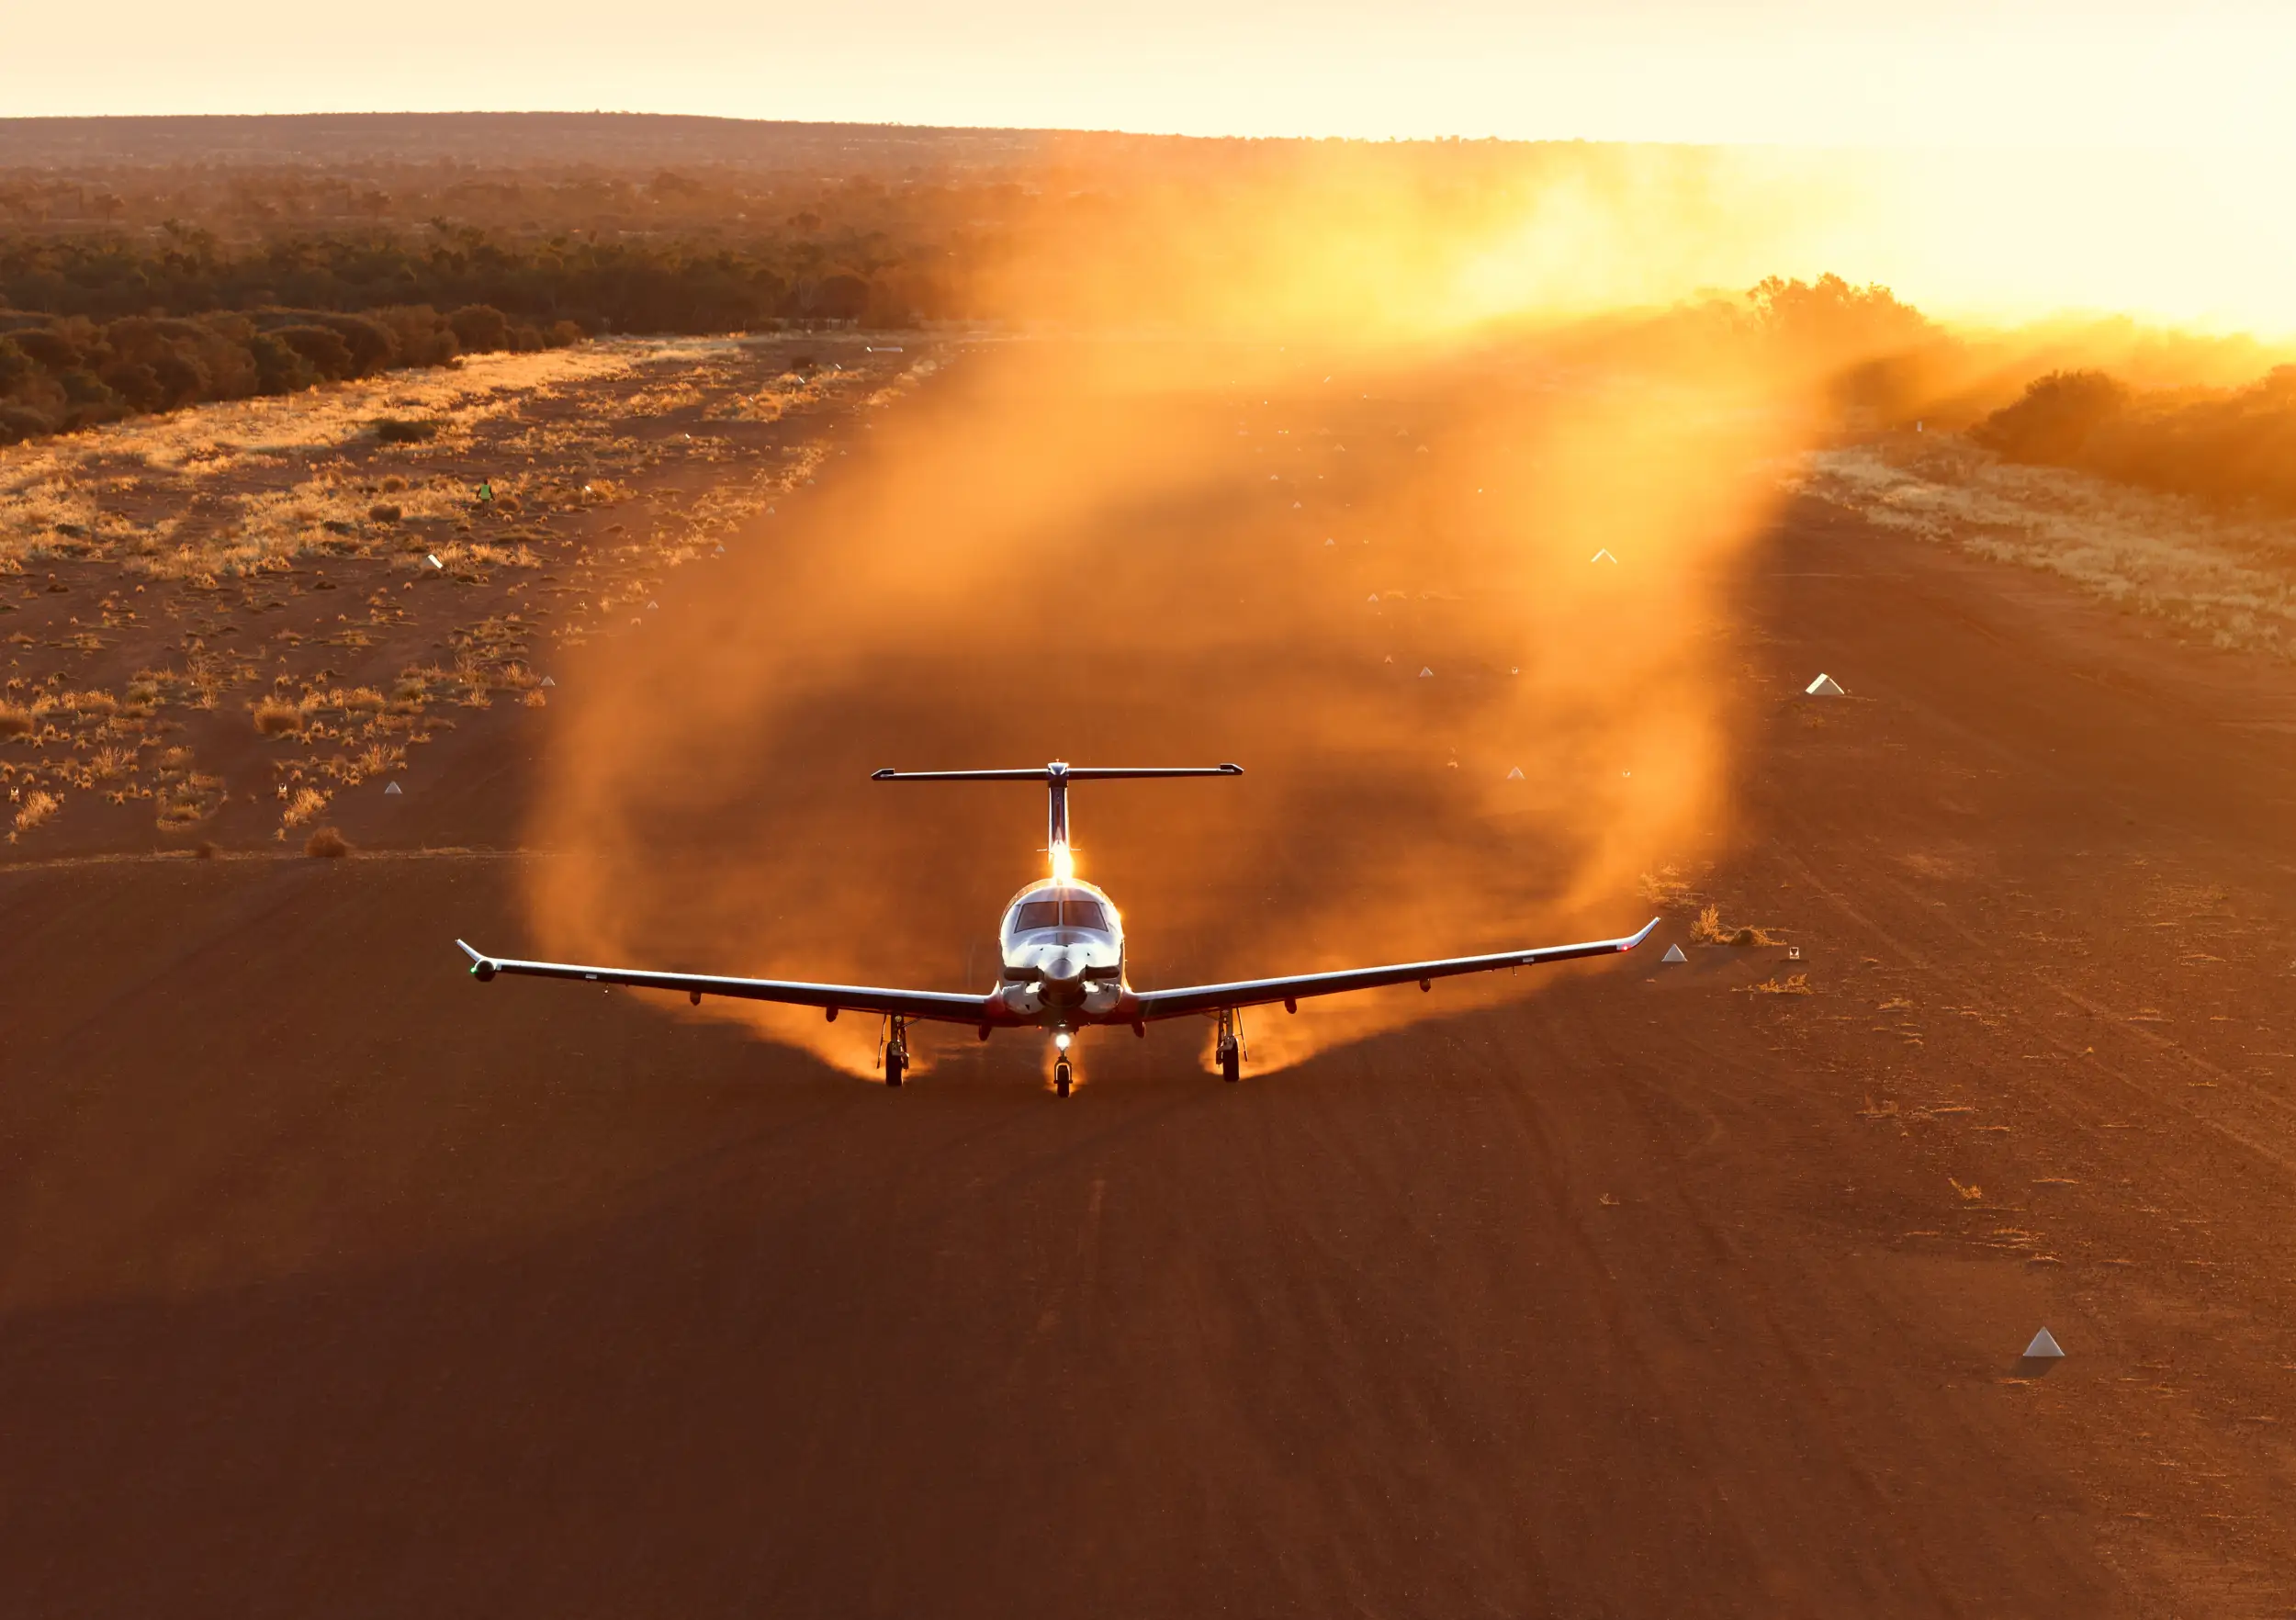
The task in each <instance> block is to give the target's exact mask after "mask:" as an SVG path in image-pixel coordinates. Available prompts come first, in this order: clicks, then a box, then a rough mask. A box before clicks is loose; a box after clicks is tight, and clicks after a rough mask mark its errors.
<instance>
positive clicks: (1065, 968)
mask: <svg viewBox="0 0 2296 1620" xmlns="http://www.w3.org/2000/svg"><path fill="white" fill-rule="evenodd" d="M1084 972H1085V969H1084V964H1083V963H1082V962H1078V961H1077V960H1076V959H1075V957H1073V956H1071V955H1069V954H1068V953H1067V952H1066V951H1063V952H1062V953H1061V954H1060V955H1058V956H1055V957H1052V958H1050V959H1048V960H1047V961H1046V962H1045V963H1044V976H1045V977H1046V978H1047V979H1051V980H1053V981H1055V982H1056V983H1059V984H1069V983H1072V982H1073V981H1075V980H1077V979H1080V978H1082V977H1084Z"/></svg>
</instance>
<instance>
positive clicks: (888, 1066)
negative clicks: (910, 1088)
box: [885, 1052, 909, 1086]
mask: <svg viewBox="0 0 2296 1620" xmlns="http://www.w3.org/2000/svg"><path fill="white" fill-rule="evenodd" d="M908 1066H909V1060H908V1058H907V1056H906V1054H905V1053H902V1052H887V1053H885V1084H886V1085H887V1086H898V1085H900V1084H901V1075H902V1074H903V1073H904V1072H905V1071H906V1070H907V1068H908Z"/></svg>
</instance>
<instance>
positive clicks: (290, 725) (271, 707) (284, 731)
mask: <svg viewBox="0 0 2296 1620" xmlns="http://www.w3.org/2000/svg"><path fill="white" fill-rule="evenodd" d="M254 713H255V729H256V730H257V731H260V732H261V733H263V735H264V736H265V737H292V736H294V735H295V734H296V733H297V732H298V731H300V730H302V729H303V709H302V705H301V704H299V703H287V702H286V701H285V700H284V699H281V698H265V699H264V700H263V701H262V702H261V703H257V704H256V705H255V711H254Z"/></svg>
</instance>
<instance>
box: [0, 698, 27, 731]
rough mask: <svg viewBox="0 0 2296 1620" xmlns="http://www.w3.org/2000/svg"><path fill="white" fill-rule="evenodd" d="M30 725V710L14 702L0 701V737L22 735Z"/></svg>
mask: <svg viewBox="0 0 2296 1620" xmlns="http://www.w3.org/2000/svg"><path fill="white" fill-rule="evenodd" d="M32 726H33V720H32V712H31V710H29V709H26V708H19V707H18V706H17V705H16V704H15V703H0V737H24V736H26V735H28V734H29V732H30V731H31V729H32Z"/></svg>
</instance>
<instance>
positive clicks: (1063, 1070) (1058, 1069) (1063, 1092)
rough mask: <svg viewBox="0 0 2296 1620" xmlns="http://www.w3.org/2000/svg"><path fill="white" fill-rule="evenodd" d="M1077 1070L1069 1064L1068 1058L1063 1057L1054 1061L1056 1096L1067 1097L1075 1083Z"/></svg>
mask: <svg viewBox="0 0 2296 1620" xmlns="http://www.w3.org/2000/svg"><path fill="white" fill-rule="evenodd" d="M1075 1078H1076V1076H1075V1071H1074V1070H1072V1069H1071V1068H1070V1067H1069V1066H1068V1060H1067V1059H1066V1058H1063V1059H1061V1061H1060V1062H1058V1063H1054V1064H1053V1065H1052V1095H1053V1096H1055V1097H1066V1096H1067V1095H1068V1088H1069V1086H1071V1085H1072V1084H1074V1083H1075Z"/></svg>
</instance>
